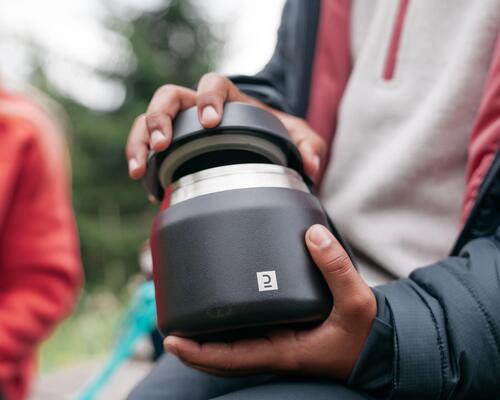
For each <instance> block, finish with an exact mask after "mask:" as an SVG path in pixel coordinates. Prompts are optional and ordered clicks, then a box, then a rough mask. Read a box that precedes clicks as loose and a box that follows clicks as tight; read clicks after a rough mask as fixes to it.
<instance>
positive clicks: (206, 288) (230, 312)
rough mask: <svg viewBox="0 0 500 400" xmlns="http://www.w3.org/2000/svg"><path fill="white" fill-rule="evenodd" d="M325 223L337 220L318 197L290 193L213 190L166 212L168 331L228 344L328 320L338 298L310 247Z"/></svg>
mask: <svg viewBox="0 0 500 400" xmlns="http://www.w3.org/2000/svg"><path fill="white" fill-rule="evenodd" d="M315 223H319V224H324V225H327V224H328V223H327V220H326V217H325V215H324V213H323V211H322V208H321V206H320V204H319V201H318V200H317V199H316V197H314V196H313V195H311V194H310V193H306V192H303V191H299V190H293V189H285V188H272V187H271V188H269V187H267V188H249V189H238V190H227V191H221V192H217V193H210V194H206V195H202V196H198V197H195V198H191V199H189V200H186V201H183V202H181V203H178V204H175V205H173V206H172V207H170V208H168V209H166V210H164V211H162V212H161V213H160V214H159V215H158V216H157V218H156V220H155V223H154V226H153V232H152V243H151V245H152V253H153V265H154V281H155V288H156V303H157V311H158V326H159V328H160V330H161V332H162V333H163V334H165V335H167V334H170V333H175V334H177V335H180V336H187V337H194V338H196V339H201V340H203V339H211V340H214V339H215V340H217V339H220V340H223V339H234V338H237V337H241V336H245V335H251V334H255V333H256V332H258V331H265V330H268V329H271V328H278V327H279V326H282V325H287V326H289V325H294V326H300V325H306V324H307V325H309V324H311V323H316V322H319V321H321V320H323V319H324V318H325V317H326V316H327V315H328V313H329V312H330V310H331V306H332V298H331V295H330V292H329V290H328V288H327V286H326V284H325V281H324V279H323V277H322V276H321V273H320V272H319V270H318V269H317V267H316V266H315V265H314V263H313V262H312V260H311V258H310V256H309V253H308V251H307V248H306V246H305V243H304V234H305V232H306V230H307V228H308V227H309V226H311V225H312V224H315ZM273 271H274V272H273ZM259 282H260V286H259ZM276 287H277V289H276ZM259 289H262V290H259Z"/></svg>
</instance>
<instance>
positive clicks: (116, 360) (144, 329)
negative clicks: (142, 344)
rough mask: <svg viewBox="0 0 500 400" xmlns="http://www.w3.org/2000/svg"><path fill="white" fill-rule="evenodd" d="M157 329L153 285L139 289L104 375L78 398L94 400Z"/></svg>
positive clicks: (125, 316)
mask: <svg viewBox="0 0 500 400" xmlns="http://www.w3.org/2000/svg"><path fill="white" fill-rule="evenodd" d="M155 327H156V303H155V289H154V285H153V282H152V281H148V282H145V283H143V284H142V285H141V286H139V287H138V288H137V291H136V292H135V293H134V296H133V297H132V301H131V303H130V306H129V308H128V309H127V311H126V312H125V315H124V318H123V320H122V322H121V325H120V329H119V334H118V337H117V340H116V344H115V347H114V349H113V352H112V354H111V356H110V358H109V360H108V362H107V363H106V365H105V367H104V369H103V370H102V371H101V373H100V374H99V375H98V376H97V377H96V378H95V379H94V380H93V381H92V382H91V383H90V384H89V385H88V386H87V387H86V388H84V390H83V391H82V393H81V394H80V395H78V396H77V399H78V400H94V399H95V398H96V396H97V395H98V394H99V392H100V391H101V390H102V389H103V388H104V387H105V386H106V384H107V382H108V381H109V379H110V378H111V377H112V376H113V374H114V373H115V372H116V370H117V369H118V367H120V365H121V364H123V363H124V362H125V361H127V360H128V359H129V358H130V357H131V356H132V354H133V351H134V346H135V344H136V343H137V341H138V340H139V339H141V338H142V337H144V336H149V335H150V333H151V332H152V331H153V329H154V328H155Z"/></svg>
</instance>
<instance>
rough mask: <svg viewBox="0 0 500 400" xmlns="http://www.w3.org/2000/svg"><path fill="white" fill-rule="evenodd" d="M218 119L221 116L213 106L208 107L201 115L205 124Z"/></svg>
mask: <svg viewBox="0 0 500 400" xmlns="http://www.w3.org/2000/svg"><path fill="white" fill-rule="evenodd" d="M218 118H219V114H217V111H215V108H213V107H212V106H206V107H205V108H204V109H203V111H202V113H201V121H202V122H203V123H205V124H206V123H209V122H212V121H213V120H216V119H218Z"/></svg>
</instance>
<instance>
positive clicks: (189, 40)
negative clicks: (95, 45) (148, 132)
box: [35, 0, 220, 290]
mask: <svg viewBox="0 0 500 400" xmlns="http://www.w3.org/2000/svg"><path fill="white" fill-rule="evenodd" d="M106 23H107V24H108V27H110V28H111V29H113V30H115V31H116V32H118V33H120V34H121V35H123V36H125V37H127V38H128V40H129V42H130V45H131V48H132V50H133V53H134V55H135V58H136V67H135V68H129V69H128V70H129V72H126V73H124V74H123V75H119V76H108V77H109V78H112V79H119V80H121V81H122V82H123V84H124V85H125V87H126V97H125V101H124V103H123V104H122V106H121V107H120V108H119V109H117V110H115V111H113V112H105V113H104V112H98V111H95V110H91V109H88V108H86V107H84V106H82V105H81V104H78V103H76V102H74V101H72V100H70V99H69V98H67V97H64V96H63V95H61V94H60V93H58V92H57V91H56V90H55V89H54V88H53V87H52V86H51V85H50V82H49V81H48V80H47V79H45V78H44V74H43V70H41V71H39V74H38V78H37V82H36V83H35V84H36V85H37V86H38V87H40V88H41V89H42V90H44V91H46V92H48V93H49V94H50V95H51V96H52V97H54V98H55V99H56V100H57V101H58V102H59V103H60V104H61V105H62V106H63V107H64V109H65V111H66V113H67V114H68V115H69V117H70V120H71V128H72V131H73V132H72V135H71V136H72V140H71V142H72V143H71V154H72V168H73V189H74V191H73V202H74V207H75V211H76V215H77V220H78V227H79V231H80V240H81V248H82V256H83V262H84V266H85V271H86V282H87V288H90V289H96V288H98V287H107V288H111V289H113V290H120V289H121V288H123V286H124V284H125V282H126V280H127V278H128V277H129V276H130V275H131V274H134V273H137V272H138V263H137V254H138V249H139V247H140V245H141V243H142V242H143V241H144V240H145V239H147V237H148V236H149V230H150V226H151V222H152V219H153V216H154V214H155V212H156V211H157V208H158V206H153V205H150V204H149V202H148V201H147V196H146V192H145V191H144V189H143V187H142V185H141V184H140V183H138V182H133V181H131V180H130V179H129V178H128V175H127V164H126V160H125V157H124V147H125V142H126V138H127V135H128V131H129V129H130V126H131V124H132V123H133V121H134V119H135V117H136V116H138V115H139V114H141V113H143V112H144V111H145V110H146V107H147V104H148V102H149V100H150V98H151V96H152V95H153V93H154V92H155V90H156V89H157V88H158V87H159V86H161V85H162V84H165V83H174V84H177V85H185V86H194V85H195V84H196V81H197V80H198V78H199V77H200V76H201V75H202V74H203V73H205V72H207V71H208V70H211V69H213V60H214V59H215V58H216V56H217V54H218V49H219V48H220V47H219V42H218V41H217V40H216V39H215V37H214V35H213V34H212V32H211V29H210V26H209V25H208V23H207V22H206V21H205V19H204V18H203V17H202V16H201V15H200V11H199V9H198V8H197V7H196V6H195V5H194V4H193V2H192V1H186V0H171V1H168V2H165V5H164V6H163V7H160V9H157V10H155V11H153V12H147V13H143V14H141V15H139V16H137V17H136V18H135V19H134V20H133V21H131V22H127V23H126V24H125V22H124V21H122V20H120V19H118V18H110V19H109V20H108V21H107V22H106ZM130 23H131V24H132V29H130V28H131V27H130ZM125 70H126V68H125ZM95 72H96V73H98V74H101V75H102V76H103V77H106V73H105V72H100V71H95ZM108 74H109V73H108Z"/></svg>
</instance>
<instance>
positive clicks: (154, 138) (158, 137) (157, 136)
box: [151, 130, 165, 146]
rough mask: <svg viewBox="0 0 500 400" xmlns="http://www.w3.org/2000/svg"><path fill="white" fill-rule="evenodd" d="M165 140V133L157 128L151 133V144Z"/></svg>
mask: <svg viewBox="0 0 500 400" xmlns="http://www.w3.org/2000/svg"><path fill="white" fill-rule="evenodd" d="M164 140H165V135H164V134H163V133H161V131H159V130H155V131H153V132H152V133H151V145H152V146H154V145H156V144H158V143H160V142H163V141H164Z"/></svg>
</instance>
